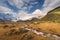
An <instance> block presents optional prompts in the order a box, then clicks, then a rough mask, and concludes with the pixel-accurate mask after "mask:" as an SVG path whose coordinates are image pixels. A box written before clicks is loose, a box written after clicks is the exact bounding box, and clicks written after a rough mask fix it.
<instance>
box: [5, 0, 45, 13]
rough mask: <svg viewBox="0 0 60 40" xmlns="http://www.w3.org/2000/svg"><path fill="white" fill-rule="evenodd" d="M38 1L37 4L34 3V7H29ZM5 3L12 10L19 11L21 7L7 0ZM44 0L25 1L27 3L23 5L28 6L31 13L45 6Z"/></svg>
mask: <svg viewBox="0 0 60 40" xmlns="http://www.w3.org/2000/svg"><path fill="white" fill-rule="evenodd" d="M34 2H37V4H33V7H32V8H30V9H29V6H30V5H31V3H34ZM4 3H5V4H6V5H7V7H8V8H10V9H11V10H13V11H14V12H18V11H19V10H21V9H19V8H17V7H16V6H15V5H11V4H10V3H9V2H8V1H7V0H5V1H4ZM43 3H44V0H34V1H30V3H27V2H25V4H27V5H25V4H24V5H23V7H25V6H26V7H27V11H28V12H29V13H32V12H34V11H35V10H36V9H41V8H42V6H43Z"/></svg>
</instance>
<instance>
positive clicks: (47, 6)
mask: <svg viewBox="0 0 60 40" xmlns="http://www.w3.org/2000/svg"><path fill="white" fill-rule="evenodd" d="M58 6H60V0H45V3H44V5H43V9H42V11H43V12H45V13H47V12H49V11H51V10H53V9H54V8H56V7H58Z"/></svg>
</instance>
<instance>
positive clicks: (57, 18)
mask: <svg viewBox="0 0 60 40" xmlns="http://www.w3.org/2000/svg"><path fill="white" fill-rule="evenodd" d="M40 21H41V22H42V21H43V22H58V23H60V7H58V8H56V9H54V10H52V11H50V12H48V14H47V15H46V16H45V17H44V18H42V19H41V20H40Z"/></svg>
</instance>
